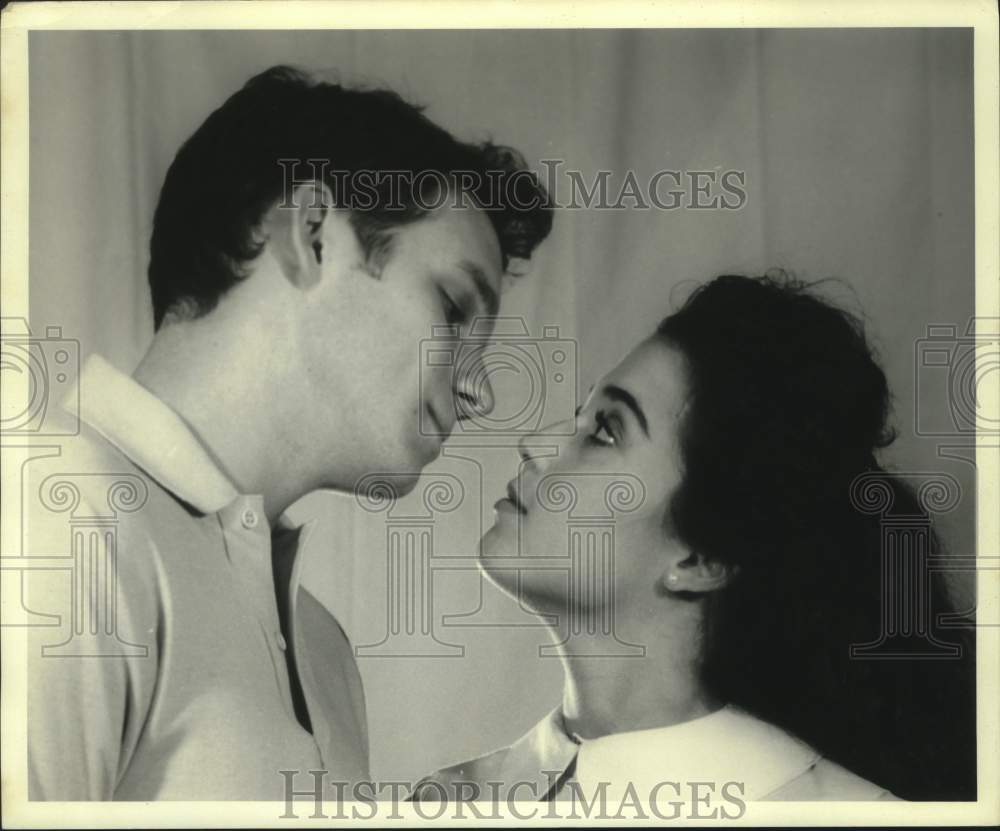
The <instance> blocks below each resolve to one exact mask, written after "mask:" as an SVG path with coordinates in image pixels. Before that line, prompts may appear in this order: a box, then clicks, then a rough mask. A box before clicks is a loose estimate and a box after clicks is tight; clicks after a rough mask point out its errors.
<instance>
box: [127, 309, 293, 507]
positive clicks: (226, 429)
mask: <svg viewBox="0 0 1000 831" xmlns="http://www.w3.org/2000/svg"><path fill="white" fill-rule="evenodd" d="M258 338H259V333H258ZM239 340H242V343H240V345H239V347H238V348H234V347H232V346H231V344H232V343H234V342H235V341H239ZM253 342H254V341H253V340H249V341H248V340H245V339H238V338H232V337H228V338H227V337H226V333H225V332H224V331H220V329H219V328H218V327H214V326H213V327H209V326H205V325H199V323H198V322H197V321H193V322H180V323H173V324H170V325H168V326H166V327H164V328H162V329H161V330H160V331H159V332H158V333H157V335H156V338H155V339H154V341H153V343H152V345H151V346H150V348H149V350H148V351H147V353H146V355H145V356H144V357H143V359H142V361H141V362H140V364H139V366H138V367H137V368H136V370H135V372H134V373H133V376H134V378H135V380H136V381H138V382H139V383H140V384H142V385H143V386H144V387H146V389H148V390H149V391H150V392H152V393H153V394H154V395H156V396H157V398H159V399H160V400H161V401H163V402H164V403H165V404H167V406H169V407H170V408H171V409H172V410H173V411H174V412H175V413H177V414H178V415H179V416H180V417H181V418H182V419H183V420H184V421H185V423H186V424H187V425H188V427H189V428H190V429H191V431H192V433H194V435H195V436H196V437H197V438H198V440H199V441H200V442H201V443H202V444H203V445H204V447H205V449H206V451H207V452H208V454H209V455H210V456H211V457H212V459H213V460H214V461H215V463H216V464H217V465H218V467H219V469H220V470H221V471H222V472H223V473H225V474H226V476H227V477H229V479H230V480H231V481H232V482H233V485H234V486H235V487H236V489H237V490H238V491H239V492H240V493H244V494H260V495H261V496H262V497H263V498H264V507H265V511H266V513H267V516H268V519H269V520H270V521H271V523H272V524H273V523H274V521H275V520H276V519H277V518H278V517H279V516H280V515H281V514H282V513H283V512H284V510H285V508H287V507H288V505H290V504H291V503H292V502H294V501H295V500H296V499H297V498H298V497H299V496H301V495H302V494H303V493H304V492H305V487H304V486H303V484H302V483H300V482H299V481H297V480H296V477H295V476H294V465H292V464H289V462H290V461H291V460H289V459H288V458H287V454H286V453H284V452H283V447H282V445H281V442H280V440H279V438H278V436H277V435H276V434H275V431H274V430H273V429H272V425H273V421H274V414H273V413H272V412H271V410H270V409H269V407H268V405H267V402H266V401H264V400H262V398H263V397H262V396H259V395H255V394H254V393H255V390H254V386H255V385H256V384H259V383H260V379H261V378H269V375H268V373H267V370H266V368H264V367H262V366H260V364H259V363H258V362H257V361H255V355H254V353H253V351H252V345H251V344H252V343H253ZM268 383H271V381H270V380H269V382H268Z"/></svg>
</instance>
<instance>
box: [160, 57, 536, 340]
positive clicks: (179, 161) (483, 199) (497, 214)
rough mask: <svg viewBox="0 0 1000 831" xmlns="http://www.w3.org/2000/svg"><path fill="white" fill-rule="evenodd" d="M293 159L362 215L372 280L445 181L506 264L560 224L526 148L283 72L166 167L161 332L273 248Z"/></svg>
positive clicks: (264, 79)
mask: <svg viewBox="0 0 1000 831" xmlns="http://www.w3.org/2000/svg"><path fill="white" fill-rule="evenodd" d="M282 160H286V162H285V163H284V164H283V163H282ZM291 161H296V162H299V163H301V166H300V167H299V168H297V171H298V172H297V173H296V175H297V176H299V177H301V176H303V174H304V172H305V171H306V170H307V167H306V165H307V163H309V162H317V164H314V165H313V167H312V168H311V169H313V170H320V171H322V175H323V176H324V183H325V184H327V185H328V186H329V187H330V189H331V192H332V193H333V195H334V199H335V202H336V206H337V207H347V208H349V209H350V211H351V213H350V221H351V224H352V227H353V228H354V230H355V232H356V234H357V236H358V240H359V242H360V244H361V246H362V249H363V251H364V252H365V255H366V257H368V258H369V262H370V264H372V265H373V266H375V267H374V268H373V271H374V272H377V270H378V268H377V265H378V263H379V261H380V258H384V256H385V254H386V253H387V251H388V248H389V245H390V243H391V231H392V229H393V228H395V227H398V226H401V225H404V224H407V223H410V222H414V221H416V220H418V219H420V218H421V217H422V216H424V215H425V214H426V213H427V209H426V206H427V205H429V204H430V205H434V204H436V203H435V202H434V194H433V193H432V192H431V191H433V190H434V189H435V188H436V189H437V190H440V189H441V188H442V187H443V184H448V185H449V187H451V186H454V187H455V188H456V189H462V192H463V193H464V194H465V195H467V196H469V197H471V199H472V204H475V205H477V206H479V207H484V208H485V212H486V215H487V216H488V218H489V220H490V222H491V223H492V225H493V229H494V231H495V232H496V234H497V238H498V240H499V243H500V249H501V255H502V258H503V266H504V268H507V266H508V264H509V261H510V260H511V259H513V258H518V259H526V258H528V257H530V255H531V253H532V251H533V250H534V248H535V247H536V246H537V245H538V244H539V243H540V242H541V241H542V240H544V239H545V237H546V236H547V235H548V233H549V231H550V229H551V227H552V210H551V204H550V201H549V198H548V195H547V193H546V192H545V190H544V188H543V187H542V186H541V184H540V183H539V182H538V179H537V176H535V175H534V174H533V173H531V172H529V171H528V170H527V169H526V167H525V161H524V159H523V158H522V157H521V155H520V154H519V153H518V152H517V151H515V150H513V149H511V148H509V147H504V146H501V145H496V144H493V143H492V142H485V143H483V144H467V143H463V142H460V141H458V140H457V139H455V138H454V137H453V136H451V135H450V134H449V133H448V132H447V131H446V130H444V129H442V128H441V127H439V126H437V125H436V124H434V123H433V122H431V121H430V120H429V119H428V118H427V117H426V116H425V115H424V114H423V112H422V110H421V108H420V107H417V106H414V105H412V104H409V103H407V102H406V101H404V100H403V99H402V98H400V97H399V96H398V95H397V94H396V93H394V92H391V91H389V90H384V89H352V88H347V87H343V86H341V85H339V84H333V83H327V82H323V81H319V80H316V79H314V78H312V77H311V76H310V75H308V74H307V73H305V72H302V71H300V70H297V69H294V68H292V67H287V66H276V67H272V68H271V69H268V70H266V71H265V72H262V73H260V74H259V75H257V76H255V77H253V78H251V79H250V80H249V81H247V83H246V84H245V85H244V86H243V88H242V89H240V90H239V91H237V92H236V93H234V94H233V95H232V96H230V97H229V99H228V100H227V101H226V102H225V103H223V104H222V106H220V107H219V108H218V109H217V110H215V112H213V113H212V114H211V115H210V116H209V117H208V118H207V119H206V120H205V122H204V123H203V124H202V125H201V126H200V127H199V128H198V129H197V130H196V131H195V132H194V134H193V135H192V136H191V137H190V138H189V139H188V140H187V141H186V142H185V143H184V144H183V145H182V147H181V149H180V150H179V151H178V153H177V156H176V157H175V158H174V161H173V163H172V164H171V165H170V168H169V170H168V171H167V175H166V179H165V181H164V183H163V188H162V190H161V192H160V199H159V203H158V205H157V208H156V213H155V216H154V219H153V234H152V240H151V243H150V263H149V283H150V288H151V291H152V299H153V317H154V324H155V326H156V327H157V328H159V326H160V324H161V323H162V321H163V318H164V316H165V315H166V313H167V311H168V310H170V309H172V308H174V307H175V306H177V305H178V304H182V303H183V304H184V305H185V307H186V308H187V310H188V311H189V312H190V313H192V314H193V315H194V316H197V315H200V314H205V313H207V312H208V311H210V310H211V309H212V308H213V307H214V306H215V304H216V303H217V302H218V299H219V297H220V296H221V295H222V294H223V293H225V292H226V291H227V290H228V289H229V288H231V287H232V286H233V285H235V284H236V283H237V282H239V281H240V280H241V279H243V278H244V277H245V276H246V266H247V265H248V264H249V263H250V262H251V261H252V260H253V259H254V258H255V257H256V256H257V255H258V254H259V253H260V252H261V250H262V249H263V246H264V241H262V240H261V239H260V238H259V235H258V234H256V233H255V232H256V231H257V229H258V226H259V224H260V221H261V219H262V218H263V216H264V214H265V212H266V211H267V210H268V209H269V208H270V207H271V206H272V205H273V204H275V203H276V202H277V201H278V200H279V199H281V198H282V197H283V194H284V192H285V187H286V181H285V178H286V175H287V171H288V169H289V167H290V165H289V164H288V163H289V162H291ZM320 163H322V164H320ZM386 174H392V175H386Z"/></svg>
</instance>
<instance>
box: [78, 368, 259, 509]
mask: <svg viewBox="0 0 1000 831" xmlns="http://www.w3.org/2000/svg"><path fill="white" fill-rule="evenodd" d="M77 385H78V387H79V396H80V397H79V402H80V417H81V418H82V419H83V420H84V421H86V422H87V423H88V424H89V425H90V426H91V427H93V428H94V429H95V430H96V431H97V432H98V433H100V434H101V435H102V436H104V438H106V439H107V440H108V441H109V442H111V443H112V444H113V445H115V447H117V448H118V449H119V450H120V451H121V452H122V453H124V454H125V455H126V456H127V457H128V458H129V459H130V460H132V461H133V462H134V463H135V464H136V465H137V466H138V467H140V468H142V469H143V470H144V471H145V472H146V473H147V474H148V475H149V476H151V477H152V478H153V479H155V480H156V481H157V482H159V483H160V484H161V485H162V486H163V487H164V488H166V489H167V490H168V491H170V492H171V493H173V494H174V495H175V496H176V497H177V498H179V499H181V500H182V501H184V502H186V503H188V504H189V505H191V506H192V507H193V508H195V509H196V510H197V511H200V512H201V513H203V514H214V513H217V512H218V511H220V510H221V509H222V508H224V507H225V506H227V505H229V504H230V503H232V502H233V501H234V500H235V499H236V498H237V497H238V496H239V495H240V494H239V492H238V491H237V490H236V487H235V486H234V485H233V483H232V482H231V481H230V480H229V478H228V477H227V476H226V475H225V474H224V473H223V472H222V471H221V470H219V467H218V465H217V464H216V463H215V462H214V461H213V460H212V458H211V456H209V454H208V451H207V450H206V449H205V446H204V445H203V444H202V443H201V441H199V440H198V438H197V437H196V436H195V434H194V433H193V432H192V431H191V428H190V427H188V426H187V424H185V423H184V420H183V419H182V418H181V417H180V416H179V415H178V414H177V413H175V412H174V411H173V410H172V409H170V407H169V406H168V405H167V404H166V403H164V402H163V401H161V400H160V399H159V398H157V397H156V396H155V395H153V393H151V392H150V391H149V390H147V389H146V388H145V387H143V386H142V385H141V384H140V383H139V382H138V381H136V380H135V379H134V378H131V377H130V376H128V375H126V374H125V373H124V372H121V371H120V370H118V369H116V368H115V367H113V366H112V365H111V364H109V363H108V362H107V361H106V360H104V358H102V357H101V356H100V355H91V356H90V357H89V358H88V359H87V362H86V364H85V365H84V367H83V370H82V372H81V373H80V378H79V381H78V382H77ZM75 396H76V390H71V391H70V393H69V395H68V396H67V398H66V400H67V401H69V400H73V401H75V400H76V399H75Z"/></svg>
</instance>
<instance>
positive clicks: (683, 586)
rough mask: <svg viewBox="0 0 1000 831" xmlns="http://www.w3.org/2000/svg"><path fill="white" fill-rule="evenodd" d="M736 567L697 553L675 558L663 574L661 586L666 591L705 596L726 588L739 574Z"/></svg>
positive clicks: (738, 569)
mask: <svg viewBox="0 0 1000 831" xmlns="http://www.w3.org/2000/svg"><path fill="white" fill-rule="evenodd" d="M739 571H740V568H739V566H737V565H727V564H726V563H720V562H719V561H718V560H712V559H709V558H707V557H705V556H704V555H702V554H699V553H697V552H692V553H690V554H688V556H687V557H677V558H674V559H672V561H671V562H670V563H669V564H668V565H667V567H666V569H664V572H663V585H664V587H665V588H666V589H667V591H671V592H689V593H692V594H705V593H706V592H713V591H718V590H719V589H722V588H725V587H726V586H728V585H729V584H730V583H731V582H732V581H733V580H734V579H735V578H736V576H737V575H738V574H739Z"/></svg>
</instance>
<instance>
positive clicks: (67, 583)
mask: <svg viewBox="0 0 1000 831" xmlns="http://www.w3.org/2000/svg"><path fill="white" fill-rule="evenodd" d="M386 171H392V175H391V176H383V175H380V174H381V173H383V172H386ZM526 174H527V172H526V171H525V170H523V162H522V161H521V160H520V157H519V156H518V155H517V154H516V153H514V152H513V151H510V150H508V149H506V148H500V147H496V146H494V145H491V144H486V145H482V146H473V145H468V144H463V143H460V142H458V141H456V140H455V139H454V138H452V137H451V136H450V135H449V134H448V133H446V132H445V131H444V130H442V129H441V128H439V127H437V126H435V125H434V124H432V123H431V122H430V121H429V120H428V119H426V118H425V117H424V116H423V115H422V114H421V113H420V111H419V110H418V109H416V108H414V107H412V106H410V105H409V104H406V103H405V102H403V101H402V100H401V99H399V98H398V97H397V96H396V95H394V94H392V93H390V92H385V91H357V90H350V89H345V88H342V87H340V86H336V85H331V84H325V83H317V82H315V81H313V80H311V79H310V78H308V77H306V76H305V75H303V74H301V73H299V72H296V71H294V70H291V69H288V68H283V67H276V68H273V69H271V70H268V71H266V72H264V73H262V74H261V75H259V76H257V77H255V78H253V79H251V81H249V82H248V83H247V84H246V86H245V87H244V88H243V89H242V90H240V91H239V92H237V93H236V94H235V95H233V96H232V97H231V98H230V99H229V100H228V101H226V103H225V104H223V106H222V107H220V108H219V109H218V110H216V111H215V112H214V113H213V114H212V115H211V116H209V118H208V119H207V120H206V121H205V123H204V124H203V125H202V126H201V127H200V128H199V129H198V130H197V131H196V132H195V134H194V135H193V136H192V137H191V138H190V139H189V140H188V141H187V142H186V143H185V144H184V146H183V147H182V148H181V150H180V151H179V153H178V155H177V157H176V159H175V160H174V162H173V164H172V165H171V167H170V170H169V172H168V173H167V177H166V181H165V182H164V185H163V190H162V192H161V196H160V201H159V204H158V207H157V210H156V215H155V220H154V231H153V236H152V242H151V260H150V266H149V279H150V287H151V292H152V300H153V307H154V322H155V326H156V335H155V338H154V340H153V343H152V345H151V347H150V349H149V351H148V352H147V354H146V355H145V357H144V358H143V359H142V361H141V363H140V365H139V367H138V368H137V369H136V370H135V373H134V375H133V376H132V377H129V376H126V375H124V374H123V373H121V372H119V371H118V370H116V369H114V368H113V367H111V366H110V365H109V364H108V363H106V362H105V361H103V360H102V359H101V358H100V357H97V356H95V357H93V358H92V359H91V360H90V361H89V362H88V363H87V364H86V366H85V367H84V369H83V371H82V373H81V378H80V382H79V402H80V414H81V425H80V431H79V436H78V437H76V438H74V439H72V440H70V441H68V442H67V443H66V444H65V445H64V447H63V449H62V453H61V455H60V456H59V457H58V458H53V459H48V460H44V462H43V463H42V464H40V465H38V469H39V471H40V474H39V475H37V476H36V479H35V480H34V482H33V486H32V488H31V489H30V493H31V494H32V495H33V496H37V499H38V500H39V503H40V504H35V505H31V506H29V508H30V515H31V517H32V521H33V529H32V533H31V535H30V539H31V544H32V549H33V551H40V550H42V549H40V548H38V546H44V550H45V551H48V552H59V553H63V554H65V553H66V549H67V542H66V540H67V539H70V540H71V542H70V543H69V547H70V554H71V555H72V556H73V558H74V560H73V568H72V569H67V570H65V571H56V572H52V573H50V574H47V575H45V576H39V577H35V578H33V580H32V582H31V585H30V586H29V592H28V605H29V607H30V609H31V610H32V611H33V612H35V613H36V614H41V615H46V614H47V615H50V616H52V617H51V619H52V620H53V621H54V622H55V623H56V624H58V627H59V628H58V630H56V631H53V629H52V628H49V627H38V628H36V629H34V630H33V631H32V633H31V637H30V639H29V662H30V664H29V673H30V676H29V694H28V697H29V702H28V704H29V735H28V751H29V760H28V761H29V783H30V793H29V796H30V798H32V799H73V800H76V799H136V800H154V799H257V800H260V799H283V798H284V790H283V788H284V784H285V779H284V777H283V776H282V775H281V774H280V773H279V771H281V770H299V771H309V770H323V771H326V772H327V774H328V776H329V779H330V780H341V781H347V782H351V781H358V780H362V779H364V778H366V777H367V774H368V750H367V736H366V729H365V714H364V699H363V694H362V690H361V683H360V677H359V675H358V671H357V667H356V666H355V663H354V660H353V655H352V651H351V648H350V645H349V643H348V642H347V639H346V638H345V636H344V633H343V632H342V630H341V629H340V627H339V626H338V624H337V623H336V621H335V620H334V619H333V617H332V616H331V615H330V614H329V612H327V610H326V609H325V608H324V607H323V606H322V605H321V604H320V603H319V602H318V601H317V600H316V599H315V598H313V597H312V595H311V594H309V592H308V591H306V590H305V589H303V588H301V587H300V585H299V576H300V574H301V565H302V564H301V558H300V557H299V558H297V557H296V553H297V552H298V551H299V550H301V548H302V546H303V544H304V541H305V536H306V528H308V524H307V526H306V528H303V529H296V528H291V527H288V525H287V524H286V523H284V522H283V521H282V520H281V516H282V514H283V512H284V511H285V509H286V508H287V507H288V506H289V505H290V504H291V503H293V502H294V501H296V500H297V499H298V498H299V497H301V496H303V495H304V494H306V493H309V492H310V491H313V490H316V489H318V488H334V489H338V490H344V491H350V490H352V489H353V488H354V487H355V486H356V483H358V482H359V480H361V479H362V478H367V479H370V478H371V477H370V474H372V473H385V474H387V475H388V477H389V479H390V481H391V483H392V486H393V487H394V488H395V489H396V490H397V491H398V492H400V493H405V492H406V491H408V490H410V489H411V488H412V487H413V485H414V484H415V482H416V479H417V477H418V476H419V474H420V471H421V469H422V468H423V467H424V466H425V465H426V464H428V463H429V462H430V461H432V460H433V459H434V458H436V456H437V455H438V453H439V451H440V446H441V442H442V441H443V440H444V439H445V438H446V437H447V435H448V433H449V432H450V430H451V429H452V427H453V426H454V423H455V421H456V419H458V418H469V417H474V416H475V415H476V414H477V413H486V412H488V411H489V409H490V407H491V406H492V402H491V400H490V399H491V391H490V390H489V387H488V384H483V383H481V382H477V379H479V378H481V376H482V372H481V370H482V366H481V364H478V363H477V362H476V361H475V360H472V361H463V362H462V363H461V364H460V365H458V366H447V367H422V366H421V364H420V348H419V344H420V341H421V339H422V338H426V337H428V336H429V335H430V334H431V333H432V331H433V327H435V326H440V325H449V326H451V327H452V329H451V332H452V334H453V335H454V337H455V339H456V343H457V344H458V345H461V344H460V342H461V340H462V339H464V338H468V337H469V336H470V327H471V325H472V321H473V319H474V318H476V317H481V316H489V315H493V314H495V313H496V311H497V306H498V303H499V296H500V291H501V278H502V276H503V274H504V272H505V271H506V270H507V266H508V264H509V262H510V260H511V259H514V258H526V257H528V256H530V254H531V252H532V250H533V249H534V247H535V246H536V245H537V244H538V243H539V242H540V241H541V240H542V239H544V237H545V236H546V235H547V233H548V231H549V229H550V226H551V215H550V212H549V209H548V207H547V205H546V204H545V201H546V200H545V194H544V192H543V191H542V190H541V188H540V187H539V186H538V185H537V183H536V181H535V180H534V178H533V177H531V176H529V175H526ZM481 333H482V332H481V328H477V332H476V335H477V337H478V336H479V335H481ZM75 394H76V393H74V395H75ZM74 400H75V399H74ZM67 417H68V416H67ZM427 424H431V425H435V426H436V429H434V430H430V431H428V430H427V429H426V425H427ZM421 425H424V427H423V428H422V427H421ZM70 432H71V431H70ZM67 515H68V517H67ZM36 519H37V520H39V521H37V522H36V521H35V520H36ZM67 519H68V522H67ZM95 528H96V529H97V530H96V531H95V530H94V529H95Z"/></svg>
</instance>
